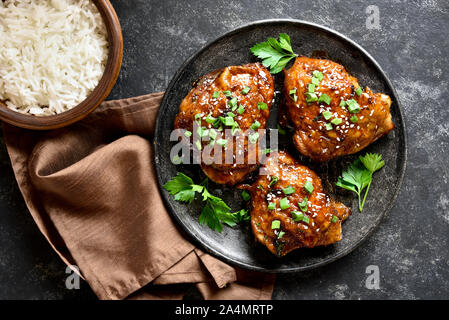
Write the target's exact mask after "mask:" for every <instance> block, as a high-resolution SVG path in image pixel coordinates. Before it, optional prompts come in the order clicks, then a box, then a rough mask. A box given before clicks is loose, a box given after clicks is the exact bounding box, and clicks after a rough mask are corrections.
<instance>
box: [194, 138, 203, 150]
mask: <svg viewBox="0 0 449 320" xmlns="http://www.w3.org/2000/svg"><path fill="white" fill-rule="evenodd" d="M195 146H196V148H197V149H198V150H201V149H202V146H201V141H200V140H196V141H195Z"/></svg>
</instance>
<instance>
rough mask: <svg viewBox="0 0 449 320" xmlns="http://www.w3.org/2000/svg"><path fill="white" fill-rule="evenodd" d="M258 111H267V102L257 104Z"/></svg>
mask: <svg viewBox="0 0 449 320" xmlns="http://www.w3.org/2000/svg"><path fill="white" fill-rule="evenodd" d="M257 109H259V110H267V109H268V105H267V104H266V103H265V102H258V103H257Z"/></svg>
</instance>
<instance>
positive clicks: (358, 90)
mask: <svg viewBox="0 0 449 320" xmlns="http://www.w3.org/2000/svg"><path fill="white" fill-rule="evenodd" d="M355 93H356V94H357V95H358V96H359V97H360V96H361V95H362V88H361V87H358V88H357V89H356V90H355Z"/></svg>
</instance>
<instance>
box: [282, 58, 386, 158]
mask: <svg viewBox="0 0 449 320" xmlns="http://www.w3.org/2000/svg"><path fill="white" fill-rule="evenodd" d="M284 74H285V82H284V97H285V105H284V106H283V107H284V110H283V114H282V116H281V118H280V122H281V124H286V122H289V123H290V124H291V125H292V126H293V127H294V130H295V132H294V136H293V142H294V144H295V146H296V148H297V149H298V150H299V151H300V152H301V153H302V154H303V155H305V156H308V157H310V158H311V159H312V160H314V161H318V162H322V161H328V160H331V159H333V158H336V157H338V156H342V155H346V154H353V153H356V152H358V151H360V150H362V149H363V148H365V147H366V146H368V145H369V144H371V143H372V142H374V141H376V140H377V139H379V138H380V137H382V136H384V135H386V134H387V133H388V132H389V131H391V130H392V129H393V128H394V124H393V122H392V120H391V114H390V105H391V99H390V97H389V96H387V95H385V94H382V93H373V92H372V91H371V90H370V89H369V88H365V89H364V90H363V89H362V88H361V87H360V86H359V84H358V82H357V79H356V78H354V77H353V76H351V75H350V74H348V72H347V71H346V70H345V68H344V67H343V66H342V65H340V64H338V63H336V62H333V61H330V60H324V59H313V58H307V57H299V58H297V59H296V61H295V63H294V65H293V66H292V67H291V68H290V69H289V70H284Z"/></svg>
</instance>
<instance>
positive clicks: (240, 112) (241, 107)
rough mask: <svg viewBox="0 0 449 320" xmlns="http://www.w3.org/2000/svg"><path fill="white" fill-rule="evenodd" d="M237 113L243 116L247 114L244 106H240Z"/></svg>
mask: <svg viewBox="0 0 449 320" xmlns="http://www.w3.org/2000/svg"><path fill="white" fill-rule="evenodd" d="M237 112H238V113H239V114H242V113H243V112H245V107H244V106H243V105H239V107H238V108H237Z"/></svg>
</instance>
